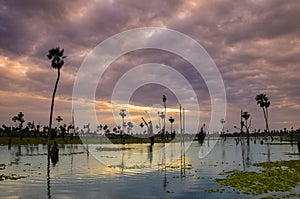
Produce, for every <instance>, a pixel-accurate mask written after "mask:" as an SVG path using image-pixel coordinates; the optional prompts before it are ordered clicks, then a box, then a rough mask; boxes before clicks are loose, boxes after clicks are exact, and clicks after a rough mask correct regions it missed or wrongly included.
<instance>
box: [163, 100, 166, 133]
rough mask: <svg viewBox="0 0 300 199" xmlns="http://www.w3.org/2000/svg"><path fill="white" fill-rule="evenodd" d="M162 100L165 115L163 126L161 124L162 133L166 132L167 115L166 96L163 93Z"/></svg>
mask: <svg viewBox="0 0 300 199" xmlns="http://www.w3.org/2000/svg"><path fill="white" fill-rule="evenodd" d="M162 100H163V103H164V107H165V117H164V120H163V122H164V126H163V133H165V132H166V117H167V104H166V101H167V97H166V96H165V95H163V96H162Z"/></svg>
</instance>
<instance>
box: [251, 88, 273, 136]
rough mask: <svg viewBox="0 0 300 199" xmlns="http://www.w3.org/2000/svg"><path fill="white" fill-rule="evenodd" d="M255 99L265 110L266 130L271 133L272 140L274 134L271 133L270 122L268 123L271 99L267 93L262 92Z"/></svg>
mask: <svg viewBox="0 0 300 199" xmlns="http://www.w3.org/2000/svg"><path fill="white" fill-rule="evenodd" d="M255 99H256V102H257V105H259V106H260V107H261V108H262V110H263V113H264V119H265V122H266V131H267V133H268V134H269V135H270V137H271V140H272V141H273V136H272V135H271V134H270V129H269V123H268V119H269V111H268V108H269V106H270V104H271V103H270V101H269V98H268V97H267V95H266V94H264V93H261V94H259V95H257V96H256V98H255Z"/></svg>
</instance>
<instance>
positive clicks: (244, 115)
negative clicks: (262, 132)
mask: <svg viewBox="0 0 300 199" xmlns="http://www.w3.org/2000/svg"><path fill="white" fill-rule="evenodd" d="M242 118H244V120H245V121H246V123H245V127H246V132H247V144H248V145H249V136H250V135H249V127H250V126H248V119H249V118H250V114H249V113H248V112H243V113H242ZM250 122H251V121H250Z"/></svg>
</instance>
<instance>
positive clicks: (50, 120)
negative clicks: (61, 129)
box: [48, 69, 60, 146]
mask: <svg viewBox="0 0 300 199" xmlns="http://www.w3.org/2000/svg"><path fill="white" fill-rule="evenodd" d="M59 78H60V70H59V69H57V79H56V82H55V87H54V91H53V94H52V100H51V109H50V119H49V130H48V145H49V146H50V140H51V132H52V115H53V108H54V98H55V93H56V89H57V85H58V82H59Z"/></svg>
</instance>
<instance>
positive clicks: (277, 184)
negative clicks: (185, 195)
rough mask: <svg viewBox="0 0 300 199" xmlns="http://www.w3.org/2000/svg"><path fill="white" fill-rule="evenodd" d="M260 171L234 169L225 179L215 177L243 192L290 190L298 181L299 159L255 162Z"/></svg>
mask: <svg viewBox="0 0 300 199" xmlns="http://www.w3.org/2000/svg"><path fill="white" fill-rule="evenodd" d="M253 165H254V166H258V167H263V170H261V171H260V172H249V171H240V170H234V171H233V172H232V173H230V174H229V175H228V176H227V177H226V178H225V179H215V180H214V181H216V182H218V183H219V184H221V185H223V186H229V187H234V188H236V189H239V190H240V191H242V192H243V193H248V192H251V193H253V194H263V193H268V192H271V191H274V192H285V191H291V190H292V188H294V187H296V186H297V185H298V183H299V182H300V160H290V161H277V162H264V163H256V164H253Z"/></svg>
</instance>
